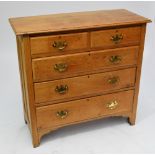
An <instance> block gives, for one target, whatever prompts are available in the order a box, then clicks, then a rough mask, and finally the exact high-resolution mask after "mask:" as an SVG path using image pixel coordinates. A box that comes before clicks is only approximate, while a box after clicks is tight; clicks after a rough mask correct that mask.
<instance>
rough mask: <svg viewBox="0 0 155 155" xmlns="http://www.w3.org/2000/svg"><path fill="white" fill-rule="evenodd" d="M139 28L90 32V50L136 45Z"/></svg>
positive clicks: (139, 32) (138, 38) (138, 39)
mask: <svg viewBox="0 0 155 155" xmlns="http://www.w3.org/2000/svg"><path fill="white" fill-rule="evenodd" d="M140 35H141V27H129V28H120V29H110V30H101V31H94V32H91V48H98V47H102V48H115V47H121V46H129V45H138V44H139V43H140Z"/></svg>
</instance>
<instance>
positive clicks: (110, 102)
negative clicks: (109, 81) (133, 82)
mask: <svg viewBox="0 0 155 155" xmlns="http://www.w3.org/2000/svg"><path fill="white" fill-rule="evenodd" d="M133 93H134V91H133V90H129V91H123V92H119V93H113V94H108V95H102V96H96V97H91V98H86V99H81V100H75V101H70V102H65V103H60V104H54V105H50V106H44V107H38V108H36V115H37V126H38V128H39V129H40V130H43V129H48V128H52V129H53V128H56V127H59V126H63V125H67V124H71V123H76V122H79V121H83V120H88V119H91V118H93V119H95V118H97V117H101V116H105V115H110V114H112V115H115V114H117V113H122V112H130V111H131V109H132V101H133Z"/></svg>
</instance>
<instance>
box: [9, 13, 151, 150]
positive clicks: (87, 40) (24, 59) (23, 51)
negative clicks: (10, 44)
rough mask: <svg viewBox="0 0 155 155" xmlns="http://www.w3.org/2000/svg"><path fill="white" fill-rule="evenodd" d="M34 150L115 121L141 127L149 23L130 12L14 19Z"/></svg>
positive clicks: (24, 104) (26, 112) (27, 118)
mask: <svg viewBox="0 0 155 155" xmlns="http://www.w3.org/2000/svg"><path fill="white" fill-rule="evenodd" d="M9 20H10V23H11V25H12V28H13V30H14V31H15V34H16V38H17V47H18V56H19V67H20V76H21V85H22V94H23V106H24V117H25V121H26V123H27V124H28V126H29V129H30V131H31V135H32V139H33V145H34V147H36V146H38V145H39V143H40V139H41V137H42V136H43V135H44V134H47V133H48V132H51V131H53V130H56V129H58V128H60V127H63V126H66V125H71V124H76V123H80V122H85V121H90V120H94V119H99V118H103V117H109V116H123V117H127V118H128V119H129V123H130V124H135V117H136V109H137V100H138V91H139V83H140V73H141V64H142V56H143V48H144V37H145V29H146V23H148V22H150V20H149V19H146V18H144V17H142V16H139V15H136V14H134V13H131V12H129V11H127V10H108V11H92V12H82V13H70V14H69V13H67V14H56V15H45V16H34V17H23V18H10V19H9Z"/></svg>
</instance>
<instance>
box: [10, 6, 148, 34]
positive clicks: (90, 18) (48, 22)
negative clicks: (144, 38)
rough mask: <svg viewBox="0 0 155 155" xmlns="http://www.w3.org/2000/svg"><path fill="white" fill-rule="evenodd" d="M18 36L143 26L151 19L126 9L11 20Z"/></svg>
mask: <svg viewBox="0 0 155 155" xmlns="http://www.w3.org/2000/svg"><path fill="white" fill-rule="evenodd" d="M9 21H10V24H11V25H12V28H13V30H14V32H15V33H16V35H23V34H36V33H47V32H56V31H67V30H79V29H88V28H89V29H90V28H97V27H113V26H120V25H133V24H143V23H147V22H150V20H149V19H147V18H144V17H142V16H139V15H137V14H135V13H132V12H130V11H127V10H124V9H117V10H99V11H89V12H78V13H63V14H53V15H42V16H31V17H19V18H10V19H9Z"/></svg>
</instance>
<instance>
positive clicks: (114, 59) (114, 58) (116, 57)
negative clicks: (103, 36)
mask: <svg viewBox="0 0 155 155" xmlns="http://www.w3.org/2000/svg"><path fill="white" fill-rule="evenodd" d="M109 61H110V62H111V63H112V64H118V63H120V62H121V61H122V57H121V56H119V55H113V56H111V57H110V58H109Z"/></svg>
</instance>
